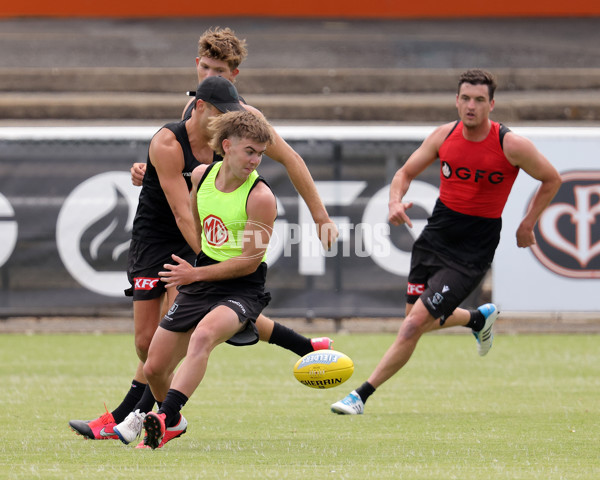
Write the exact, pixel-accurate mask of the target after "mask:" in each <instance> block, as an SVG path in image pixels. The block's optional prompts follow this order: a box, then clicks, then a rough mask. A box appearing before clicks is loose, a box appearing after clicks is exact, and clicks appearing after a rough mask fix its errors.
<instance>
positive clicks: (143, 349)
mask: <svg viewBox="0 0 600 480" xmlns="http://www.w3.org/2000/svg"><path fill="white" fill-rule="evenodd" d="M150 342H152V337H151V336H147V335H139V336H136V337H135V351H136V352H137V355H138V358H139V359H140V360H141V361H142V362H145V361H146V359H147V358H148V350H149V349H150Z"/></svg>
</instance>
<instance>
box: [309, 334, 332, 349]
mask: <svg viewBox="0 0 600 480" xmlns="http://www.w3.org/2000/svg"><path fill="white" fill-rule="evenodd" d="M310 344H311V345H312V347H313V350H314V351H317V350H331V349H332V348H333V340H332V339H331V338H329V337H317V338H311V339H310Z"/></svg>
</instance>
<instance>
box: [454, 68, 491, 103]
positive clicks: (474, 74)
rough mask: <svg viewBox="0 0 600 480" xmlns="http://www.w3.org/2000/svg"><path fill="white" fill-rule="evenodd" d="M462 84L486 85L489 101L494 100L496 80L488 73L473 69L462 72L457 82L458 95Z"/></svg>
mask: <svg viewBox="0 0 600 480" xmlns="http://www.w3.org/2000/svg"><path fill="white" fill-rule="evenodd" d="M463 83H470V84H471V85H487V87H488V92H489V95H490V100H493V99H494V92H495V91H496V87H497V84H496V79H495V78H494V76H493V75H492V74H491V73H490V72H486V71H485V70H480V69H478V68H473V69H471V70H467V71H466V72H464V73H463V74H462V75H461V76H460V79H459V80H458V92H459V93H460V86H461V85H462V84H463Z"/></svg>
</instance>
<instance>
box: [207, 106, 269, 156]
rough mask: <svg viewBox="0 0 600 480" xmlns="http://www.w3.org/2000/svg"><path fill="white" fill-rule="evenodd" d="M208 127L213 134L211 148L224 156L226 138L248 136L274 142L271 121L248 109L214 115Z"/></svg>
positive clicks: (264, 141) (248, 137) (261, 140)
mask: <svg viewBox="0 0 600 480" xmlns="http://www.w3.org/2000/svg"><path fill="white" fill-rule="evenodd" d="M208 129H209V132H210V134H211V140H210V142H209V145H210V148H212V149H213V150H214V151H215V152H217V154H219V155H221V156H222V157H224V156H225V152H224V151H223V140H225V139H226V138H232V137H236V138H247V139H250V140H252V141H254V142H257V143H266V144H267V145H272V144H273V143H274V137H273V132H272V130H271V125H269V122H267V120H266V119H265V118H264V117H262V116H259V115H255V114H254V113H252V112H249V111H247V110H243V111H234V112H227V113H224V114H223V115H219V116H217V117H213V118H211V120H210V122H209V124H208Z"/></svg>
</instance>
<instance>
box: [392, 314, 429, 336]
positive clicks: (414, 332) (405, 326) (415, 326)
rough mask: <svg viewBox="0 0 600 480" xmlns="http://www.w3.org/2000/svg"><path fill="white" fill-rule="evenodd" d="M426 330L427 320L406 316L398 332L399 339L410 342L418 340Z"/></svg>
mask: <svg viewBox="0 0 600 480" xmlns="http://www.w3.org/2000/svg"><path fill="white" fill-rule="evenodd" d="M426 330H427V319H426V318H420V317H418V316H416V315H408V316H407V317H406V318H405V319H404V321H403V322H402V326H401V327H400V330H399V332H398V337H399V338H401V339H407V340H412V339H414V338H418V337H420V336H421V335H423V333H424V332H425V331H426Z"/></svg>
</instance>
